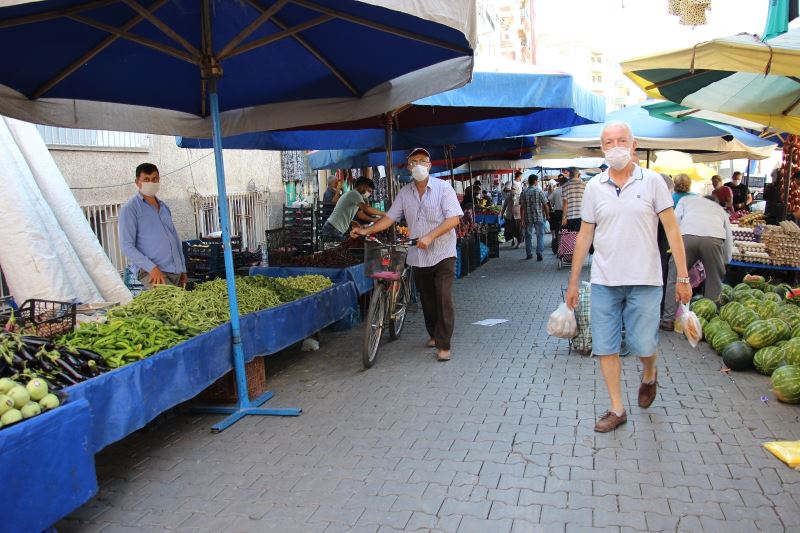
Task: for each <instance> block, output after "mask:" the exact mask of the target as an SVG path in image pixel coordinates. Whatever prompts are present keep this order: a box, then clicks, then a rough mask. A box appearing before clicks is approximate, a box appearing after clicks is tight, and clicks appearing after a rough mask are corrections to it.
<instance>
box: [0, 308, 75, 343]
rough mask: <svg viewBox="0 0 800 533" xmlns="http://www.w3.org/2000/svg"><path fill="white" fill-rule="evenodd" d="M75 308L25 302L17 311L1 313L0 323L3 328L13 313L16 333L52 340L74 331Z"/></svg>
mask: <svg viewBox="0 0 800 533" xmlns="http://www.w3.org/2000/svg"><path fill="white" fill-rule="evenodd" d="M75 308H76V305H75V304H73V303H69V302H56V301H52V300H39V299H31V300H25V302H24V303H23V304H22V305H20V306H19V308H18V309H16V310H14V311H12V310H6V311H5V312H3V313H2V314H1V315H0V322H2V325H3V326H5V325H6V324H7V323H8V321H9V320H10V319H11V313H12V312H13V314H14V318H15V319H16V327H15V330H16V331H21V332H22V333H25V334H27V335H37V336H39V337H45V338H48V339H54V338H56V337H58V336H60V335H64V334H67V333H69V332H71V331H72V330H73V329H75Z"/></svg>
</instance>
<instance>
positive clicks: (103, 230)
mask: <svg viewBox="0 0 800 533" xmlns="http://www.w3.org/2000/svg"><path fill="white" fill-rule="evenodd" d="M121 207H122V204H105V205H87V206H84V207H81V209H82V210H83V214H84V216H85V217H86V220H88V221H89V226H91V228H92V231H94V234H95V235H97V240H98V241H100V246H102V247H103V250H105V252H106V255H107V256H108V258H109V259H111V263H112V264H113V265H114V268H116V269H117V271H118V272H119V273H120V275H122V274H123V273H124V271H125V268H126V267H127V266H128V260H127V259H126V258H125V256H124V255H123V254H122V249H121V248H120V244H119V210H120V208H121Z"/></svg>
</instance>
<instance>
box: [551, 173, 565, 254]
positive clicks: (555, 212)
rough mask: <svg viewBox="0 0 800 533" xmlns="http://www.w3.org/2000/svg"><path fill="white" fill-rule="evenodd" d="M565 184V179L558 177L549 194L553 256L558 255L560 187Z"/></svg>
mask: <svg viewBox="0 0 800 533" xmlns="http://www.w3.org/2000/svg"><path fill="white" fill-rule="evenodd" d="M565 182H566V178H565V177H564V176H562V175H559V176H558V183H557V184H556V187H555V189H553V192H551V193H550V198H549V201H550V209H551V210H552V214H551V215H550V230H551V231H552V232H553V237H552V239H551V241H550V244H551V248H552V250H553V253H554V254H557V253H558V232H559V231H561V219H562V218H563V216H564V211H563V209H564V200H563V198H562V196H561V193H562V191H563V188H562V185H564V183H565Z"/></svg>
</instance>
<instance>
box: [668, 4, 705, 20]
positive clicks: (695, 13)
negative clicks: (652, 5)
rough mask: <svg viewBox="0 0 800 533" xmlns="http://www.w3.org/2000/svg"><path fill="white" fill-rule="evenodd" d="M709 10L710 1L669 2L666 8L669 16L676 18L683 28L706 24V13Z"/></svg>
mask: <svg viewBox="0 0 800 533" xmlns="http://www.w3.org/2000/svg"><path fill="white" fill-rule="evenodd" d="M710 9H711V0H669V7H668V11H669V14H670V15H676V16H678V17H679V20H678V22H679V23H680V24H683V25H684V26H702V25H704V24H706V11H708V10H710Z"/></svg>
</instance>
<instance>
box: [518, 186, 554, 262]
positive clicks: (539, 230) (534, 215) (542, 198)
mask: <svg viewBox="0 0 800 533" xmlns="http://www.w3.org/2000/svg"><path fill="white" fill-rule="evenodd" d="M520 204H521V214H522V220H523V223H524V224H525V259H533V232H534V231H536V260H537V261H541V260H542V259H543V257H542V252H543V251H544V221H545V220H546V219H547V217H549V216H550V208H549V207H548V205H547V196H546V195H545V194H544V191H543V190H542V189H541V188H540V187H539V178H538V177H537V176H536V175H535V174H533V175H531V176H530V177H529V178H528V188H527V189H525V190H524V191H522V197H521V199H520Z"/></svg>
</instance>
